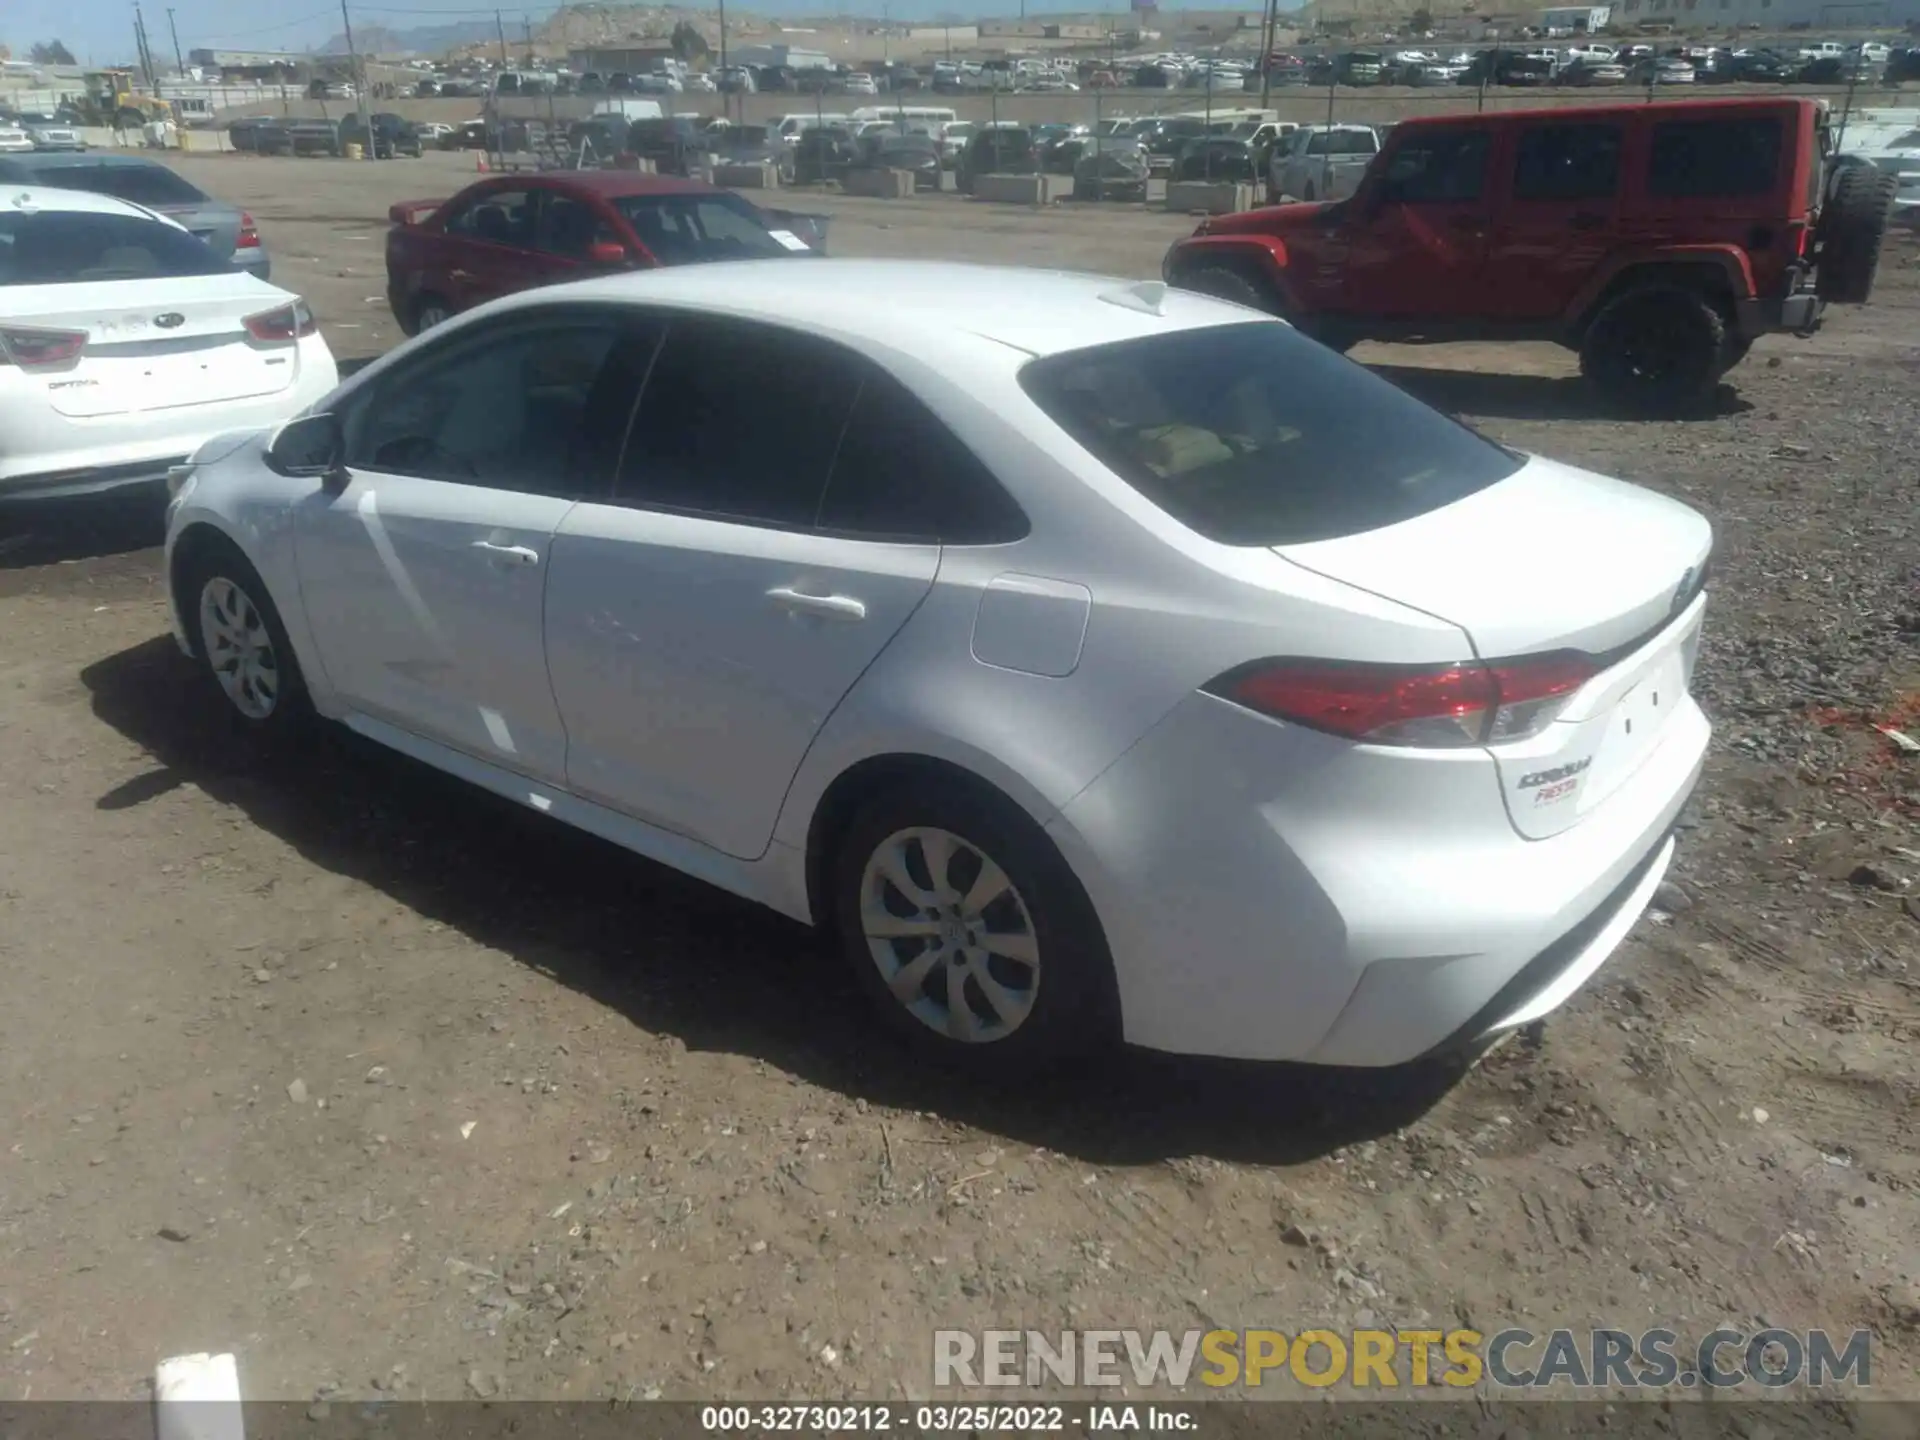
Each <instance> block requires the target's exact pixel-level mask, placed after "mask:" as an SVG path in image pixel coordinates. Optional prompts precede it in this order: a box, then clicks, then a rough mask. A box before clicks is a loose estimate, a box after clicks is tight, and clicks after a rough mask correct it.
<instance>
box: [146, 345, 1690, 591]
mask: <svg viewBox="0 0 1920 1440" xmlns="http://www.w3.org/2000/svg"><path fill="white" fill-rule="evenodd" d="M153 323H154V324H156V325H158V326H159V327H160V328H161V329H162V330H178V329H179V328H180V327H181V326H182V325H184V324H186V323H187V317H186V316H184V315H182V314H181V313H180V312H179V311H178V310H169V311H168V312H167V313H166V314H164V315H156V316H154V317H153ZM1689 573H1691V572H1689Z"/></svg>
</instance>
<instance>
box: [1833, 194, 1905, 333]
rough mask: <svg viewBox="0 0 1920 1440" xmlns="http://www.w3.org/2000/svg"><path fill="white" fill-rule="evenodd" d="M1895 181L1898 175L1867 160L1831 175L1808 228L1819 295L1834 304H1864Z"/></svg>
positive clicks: (1876, 259) (1890, 210)
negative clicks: (1815, 222)
mask: <svg viewBox="0 0 1920 1440" xmlns="http://www.w3.org/2000/svg"><path fill="white" fill-rule="evenodd" d="M1898 186H1899V177H1897V176H1895V175H1892V174H1890V173H1889V172H1887V171H1885V170H1880V169H1876V168H1875V167H1873V166H1871V165H1848V166H1845V167H1843V168H1842V169H1840V171H1839V172H1838V173H1837V174H1835V176H1834V177H1833V188H1832V190H1831V192H1830V193H1829V194H1828V196H1827V203H1826V206H1825V207H1824V208H1823V209H1822V210H1821V212H1820V221H1819V223H1818V225H1816V226H1815V228H1814V239H1815V241H1816V242H1818V244H1819V265H1820V268H1819V272H1818V274H1817V276H1816V280H1815V284H1816V288H1817V289H1818V291H1819V293H1820V298H1821V299H1823V300H1826V301H1828V302H1829V303H1831V304H1835V305H1864V304H1866V303H1867V297H1868V296H1869V295H1871V294H1872V293H1873V277H1874V274H1875V272H1876V271H1878V270H1879V268H1880V243H1881V241H1882V240H1884V239H1885V238H1886V234H1887V220H1888V217H1889V216H1890V215H1891V214H1892V211H1893V197H1894V192H1895V190H1896V189H1897V188H1898Z"/></svg>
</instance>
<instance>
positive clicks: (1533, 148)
mask: <svg viewBox="0 0 1920 1440" xmlns="http://www.w3.org/2000/svg"><path fill="white" fill-rule="evenodd" d="M1620 146H1621V129H1620V127H1619V126H1618V125H1584V124H1568V125H1530V126H1528V127H1527V128H1526V129H1524V130H1522V131H1521V132H1520V138H1519V141H1518V144H1517V146H1516V150H1515V154H1514V163H1513V198H1514V199H1515V200H1532V201H1555V200H1561V201H1565V200H1609V199H1612V198H1613V195H1614V193H1615V192H1616V191H1617V190H1618V189H1619V187H1620Z"/></svg>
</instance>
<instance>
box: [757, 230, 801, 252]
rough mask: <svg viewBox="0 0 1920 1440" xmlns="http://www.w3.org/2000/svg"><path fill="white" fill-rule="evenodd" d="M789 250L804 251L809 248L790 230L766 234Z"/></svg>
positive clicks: (772, 231) (773, 231) (771, 231)
mask: <svg viewBox="0 0 1920 1440" xmlns="http://www.w3.org/2000/svg"><path fill="white" fill-rule="evenodd" d="M767 233H768V234H769V235H771V236H772V237H773V238H774V239H776V240H778V241H779V242H780V243H781V244H782V245H784V246H786V247H787V249H789V250H806V249H809V248H811V247H809V246H808V244H807V242H806V241H804V240H802V239H801V238H800V237H799V236H798V235H796V234H794V233H793V232H792V231H791V230H769V231H768V232H767Z"/></svg>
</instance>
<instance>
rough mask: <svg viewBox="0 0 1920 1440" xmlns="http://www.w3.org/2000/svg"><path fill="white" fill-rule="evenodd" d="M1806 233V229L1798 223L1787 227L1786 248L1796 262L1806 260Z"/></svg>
mask: <svg viewBox="0 0 1920 1440" xmlns="http://www.w3.org/2000/svg"><path fill="white" fill-rule="evenodd" d="M1808 233H1809V232H1808V230H1807V227H1806V226H1805V225H1803V224H1801V223H1799V222H1798V221H1795V222H1794V223H1793V224H1791V225H1789V226H1787V248H1788V249H1789V250H1791V251H1792V252H1793V258H1794V259H1796V260H1804V259H1806V258H1807V239H1808Z"/></svg>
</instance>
